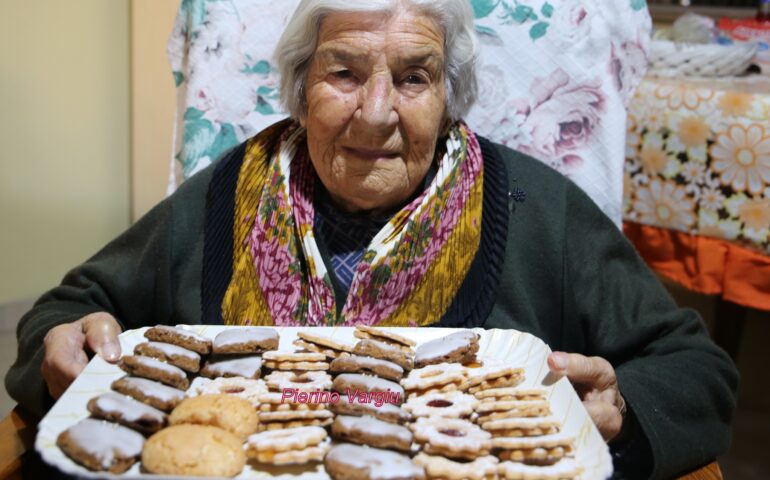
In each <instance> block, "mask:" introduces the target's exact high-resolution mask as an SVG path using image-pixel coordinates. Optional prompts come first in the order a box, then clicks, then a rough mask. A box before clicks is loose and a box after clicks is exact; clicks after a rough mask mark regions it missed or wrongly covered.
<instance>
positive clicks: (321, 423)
mask: <svg viewBox="0 0 770 480" xmlns="http://www.w3.org/2000/svg"><path fill="white" fill-rule="evenodd" d="M331 424H332V419H331V418H307V419H304V420H289V421H283V422H263V423H260V424H259V425H258V426H257V431H258V432H269V431H272V430H282V429H286V428H300V427H312V426H316V427H326V426H328V425H331Z"/></svg>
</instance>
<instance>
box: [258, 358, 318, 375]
mask: <svg viewBox="0 0 770 480" xmlns="http://www.w3.org/2000/svg"><path fill="white" fill-rule="evenodd" d="M262 365H263V366H264V367H265V368H269V369H271V370H283V371H296V372H300V371H306V372H307V371H321V370H329V364H328V363H327V362H276V361H273V360H265V361H263V362H262Z"/></svg>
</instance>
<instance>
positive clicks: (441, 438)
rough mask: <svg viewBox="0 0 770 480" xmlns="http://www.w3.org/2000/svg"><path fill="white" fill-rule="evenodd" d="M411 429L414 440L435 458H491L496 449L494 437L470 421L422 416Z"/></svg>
mask: <svg viewBox="0 0 770 480" xmlns="http://www.w3.org/2000/svg"><path fill="white" fill-rule="evenodd" d="M411 428H412V431H413V432H414V439H415V440H416V441H417V442H418V443H420V444H422V446H423V451H424V452H425V453H428V454H431V455H443V456H445V457H449V458H459V459H466V460H473V459H475V458H478V457H480V456H484V455H489V451H490V449H491V448H492V441H491V438H492V435H490V433H489V432H485V431H484V430H482V429H481V428H479V426H478V425H474V424H473V423H471V422H469V421H467V420H462V419H457V418H444V417H430V418H426V417H421V418H418V419H417V421H416V422H415V423H413V424H412V425H411Z"/></svg>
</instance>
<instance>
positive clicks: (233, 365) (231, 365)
mask: <svg viewBox="0 0 770 480" xmlns="http://www.w3.org/2000/svg"><path fill="white" fill-rule="evenodd" d="M261 373H262V359H261V358H259V357H257V356H246V357H226V356H225V357H215V358H212V359H211V360H209V361H208V362H206V364H205V365H204V366H203V368H201V375H202V376H204V377H208V378H218V377H243V378H252V379H256V378H259V375H260V374H261Z"/></svg>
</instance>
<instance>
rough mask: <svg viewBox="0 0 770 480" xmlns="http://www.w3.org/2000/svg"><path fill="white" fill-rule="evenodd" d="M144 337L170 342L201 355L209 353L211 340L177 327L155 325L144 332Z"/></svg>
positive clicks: (155, 340)
mask: <svg viewBox="0 0 770 480" xmlns="http://www.w3.org/2000/svg"><path fill="white" fill-rule="evenodd" d="M144 338H146V339H147V340H152V341H154V342H163V343H171V344H173V345H177V346H180V347H182V348H186V349H187V350H192V351H193V352H196V353H199V354H201V355H207V354H209V353H211V340H209V339H208V338H206V337H204V336H202V335H198V334H197V333H195V332H193V331H190V330H185V329H182V328H179V327H171V326H168V325H156V326H154V327H152V328H149V329H147V331H145V332H144Z"/></svg>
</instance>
